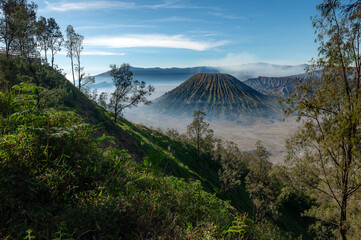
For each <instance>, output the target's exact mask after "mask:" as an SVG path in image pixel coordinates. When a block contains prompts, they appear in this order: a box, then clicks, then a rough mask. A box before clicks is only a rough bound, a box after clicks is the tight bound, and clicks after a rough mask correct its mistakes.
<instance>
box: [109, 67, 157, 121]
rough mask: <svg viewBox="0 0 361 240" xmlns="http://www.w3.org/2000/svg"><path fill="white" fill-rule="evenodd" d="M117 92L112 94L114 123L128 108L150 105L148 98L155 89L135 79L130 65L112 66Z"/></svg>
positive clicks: (111, 102)
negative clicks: (141, 104)
mask: <svg viewBox="0 0 361 240" xmlns="http://www.w3.org/2000/svg"><path fill="white" fill-rule="evenodd" d="M110 69H111V70H110V75H111V76H112V80H113V84H114V86H115V91H114V92H113V93H111V97H110V104H109V108H110V109H111V110H112V111H113V114H114V122H116V121H117V117H118V116H121V115H122V113H123V110H124V109H126V108H132V107H137V106H138V105H139V104H140V103H144V104H150V103H151V102H150V101H148V100H147V96H150V95H151V94H152V93H153V92H154V87H153V86H152V85H148V86H147V84H146V83H145V82H144V81H141V82H139V81H138V80H134V79H133V72H132V71H131V70H130V65H129V64H125V63H124V64H122V65H121V66H120V67H119V68H118V67H117V66H116V65H113V64H112V65H110Z"/></svg>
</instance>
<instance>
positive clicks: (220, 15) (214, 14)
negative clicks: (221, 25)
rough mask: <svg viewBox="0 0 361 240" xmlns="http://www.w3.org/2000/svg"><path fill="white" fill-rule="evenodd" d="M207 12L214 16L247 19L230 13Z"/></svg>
mask: <svg viewBox="0 0 361 240" xmlns="http://www.w3.org/2000/svg"><path fill="white" fill-rule="evenodd" d="M209 14H210V15H212V16H215V17H219V18H224V19H229V20H248V18H247V17H243V16H235V15H231V14H225V13H222V12H209Z"/></svg>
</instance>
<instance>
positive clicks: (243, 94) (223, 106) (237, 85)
mask: <svg viewBox="0 0 361 240" xmlns="http://www.w3.org/2000/svg"><path fill="white" fill-rule="evenodd" d="M276 108H277V99H276V98H274V97H270V96H266V95H263V94H261V93H259V92H257V91H256V90H254V89H253V88H251V87H249V86H247V85H246V84H244V83H242V82H241V81H239V80H238V79H236V78H235V77H233V76H231V75H229V74H205V73H198V74H195V75H193V76H192V77H191V78H189V79H188V80H187V81H185V82H184V83H182V84H181V85H179V86H178V87H177V88H175V89H173V90H171V91H169V92H168V93H166V94H164V95H163V96H161V97H160V98H158V99H156V100H155V101H154V103H153V109H156V110H157V112H161V113H165V114H173V115H191V114H192V113H193V111H194V110H196V109H200V110H201V111H203V112H205V113H206V114H207V116H208V117H209V118H212V119H228V120H238V119H239V118H240V117H242V116H247V115H251V116H269V115H270V114H272V113H274V112H275V109H276Z"/></svg>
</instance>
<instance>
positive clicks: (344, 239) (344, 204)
mask: <svg viewBox="0 0 361 240" xmlns="http://www.w3.org/2000/svg"><path fill="white" fill-rule="evenodd" d="M346 209H347V196H346V194H345V195H343V197H342V203H341V214H340V222H339V225H340V236H341V239H342V240H347V237H346V234H347V226H346V220H347V215H346V213H347V211H346Z"/></svg>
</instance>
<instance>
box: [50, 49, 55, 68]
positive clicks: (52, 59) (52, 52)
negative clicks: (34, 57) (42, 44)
mask: <svg viewBox="0 0 361 240" xmlns="http://www.w3.org/2000/svg"><path fill="white" fill-rule="evenodd" d="M51 67H52V68H54V51H53V50H51Z"/></svg>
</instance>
